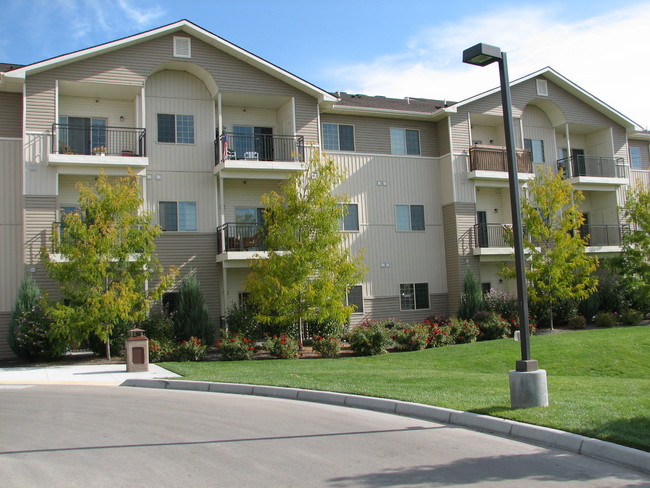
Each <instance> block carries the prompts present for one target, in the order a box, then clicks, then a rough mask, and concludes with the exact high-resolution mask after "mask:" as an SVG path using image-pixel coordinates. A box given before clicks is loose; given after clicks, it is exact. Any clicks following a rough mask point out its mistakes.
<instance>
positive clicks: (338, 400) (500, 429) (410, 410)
mask: <svg viewBox="0 0 650 488" xmlns="http://www.w3.org/2000/svg"><path fill="white" fill-rule="evenodd" d="M120 386H131V387H138V388H160V389H167V390H190V391H205V392H210V393H231V394H236V395H254V396H263V397H272V398H282V399H286V400H301V401H305V402H316V403H324V404H327V405H337V406H341V407H350V408H360V409H364V410H373V411H376V412H383V413H392V414H396V415H401V416H404V417H413V418H417V419H421V420H427V421H432V422H440V423H443V424H450V425H457V426H459V427H465V428H469V429H474V430H479V431H482V432H487V433H491V434H497V435H501V436H504V437H511V438H513V439H517V440H522V441H526V442H531V443H535V444H543V445H546V446H549V447H555V448H558V449H563V450H565V451H570V452H574V453H576V454H582V455H584V456H589V457H592V458H595V459H600V460H602V461H608V462H611V463H615V464H620V465H622V466H625V467H627V468H632V469H636V470H638V471H641V472H642V473H647V474H650V453H648V452H645V451H641V450H639V449H633V448H631V447H625V446H621V445H618V444H614V443H612V442H606V441H601V440H599V439H592V438H590V437H585V436H582V435H578V434H572V433H570V432H564V431H561V430H557V429H551V428H548V427H541V426H538V425H531V424H524V423H522V422H516V421H514V420H507V419H500V418H497V417H490V416H487V415H480V414H476V413H472V412H463V411H460V410H452V409H450V408H442V407H434V406H431V405H423V404H421V403H410V402H402V401H399V400H390V399H386V398H376V397H367V396H361V395H351V394H347V393H333V392H328V391H318V390H302V389H299V388H282V387H276V386H261V385H246V384H239V383H211V382H206V381H187V380H157V379H152V380H149V379H136V378H134V379H128V380H126V381H124V382H123V383H122V384H121V385H120Z"/></svg>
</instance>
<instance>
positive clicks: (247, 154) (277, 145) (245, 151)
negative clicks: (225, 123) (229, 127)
mask: <svg viewBox="0 0 650 488" xmlns="http://www.w3.org/2000/svg"><path fill="white" fill-rule="evenodd" d="M221 143H222V150H221V154H219V139H218V138H217V139H215V141H214V150H215V164H218V163H219V162H223V161H227V160H247V161H294V162H304V161H305V138H304V137H303V136H283V135H272V134H239V133H234V132H226V133H224V135H222V137H221Z"/></svg>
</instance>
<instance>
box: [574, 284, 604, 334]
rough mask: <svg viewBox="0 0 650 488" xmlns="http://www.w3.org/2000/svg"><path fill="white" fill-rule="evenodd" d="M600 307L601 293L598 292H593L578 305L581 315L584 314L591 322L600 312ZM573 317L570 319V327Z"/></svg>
mask: <svg viewBox="0 0 650 488" xmlns="http://www.w3.org/2000/svg"><path fill="white" fill-rule="evenodd" d="M599 308H600V294H599V293H598V292H596V293H593V294H591V295H590V296H589V298H587V299H586V300H583V301H581V302H580V304H579V305H578V310H579V312H580V315H582V316H583V317H584V318H585V319H586V321H587V322H591V321H592V320H593V319H594V317H595V315H596V314H597V313H598V309H599ZM572 318H573V317H572ZM572 318H571V319H572ZM571 319H569V327H571Z"/></svg>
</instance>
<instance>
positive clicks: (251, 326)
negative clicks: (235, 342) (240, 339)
mask: <svg viewBox="0 0 650 488" xmlns="http://www.w3.org/2000/svg"><path fill="white" fill-rule="evenodd" d="M256 313H257V311H256V309H255V307H253V306H252V305H237V304H235V305H233V306H231V307H230V308H229V309H228V312H227V313H226V325H227V326H228V331H229V332H231V333H232V334H238V335H242V336H244V337H247V338H249V339H252V340H259V339H261V338H262V337H263V336H264V328H263V325H262V324H261V323H260V322H259V321H258V320H257V319H256V318H255V315H256Z"/></svg>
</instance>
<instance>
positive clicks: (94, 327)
mask: <svg viewBox="0 0 650 488" xmlns="http://www.w3.org/2000/svg"><path fill="white" fill-rule="evenodd" d="M78 189H79V212H78V213H72V214H67V215H66V216H65V217H64V218H63V222H62V229H61V231H60V232H59V231H58V230H55V231H54V232H53V236H52V245H51V246H50V247H49V249H48V248H46V249H44V250H43V252H42V257H43V260H44V261H45V268H46V269H47V271H48V273H49V275H50V276H51V277H52V278H54V279H56V280H57V281H59V283H60V285H61V293H62V294H63V296H64V297H65V298H66V302H65V303H58V304H56V305H55V307H54V309H53V311H52V313H53V316H54V317H55V319H56V330H57V333H58V335H60V336H62V337H66V338H67V339H68V340H69V341H70V342H71V343H79V342H81V341H83V340H84V339H86V338H87V337H89V336H90V335H91V334H95V335H96V336H98V337H99V338H100V339H101V340H102V341H103V342H105V343H106V357H107V358H110V355H111V354H110V341H109V338H110V335H111V332H112V330H113V326H114V324H116V323H117V322H120V321H132V322H135V321H138V320H143V319H144V318H145V317H146V315H147V314H148V312H149V310H150V308H151V305H152V303H153V302H154V301H156V300H159V299H160V298H161V296H162V293H163V292H164V291H165V289H166V288H168V287H169V285H170V284H171V283H172V281H173V279H174V276H175V275H176V270H175V269H171V270H169V271H168V272H167V273H166V274H163V272H162V267H161V266H160V264H159V262H158V259H157V258H156V256H155V254H154V251H155V244H154V239H155V238H156V236H158V235H159V234H160V227H158V226H153V225H152V223H151V220H152V215H151V213H149V212H142V211H141V206H142V203H143V200H142V197H141V196H140V186H139V184H138V178H137V176H136V175H135V174H133V173H130V175H129V176H127V177H124V178H120V179H118V180H117V181H115V182H114V183H111V182H110V181H109V179H108V177H107V176H106V175H105V174H104V172H103V171H102V172H100V175H99V177H98V178H97V180H96V183H95V186H94V187H91V186H89V185H86V184H83V183H82V184H79V185H78ZM55 253H56V254H55ZM154 278H157V279H158V283H157V285H156V286H152V284H151V283H152V280H153V279H154ZM147 285H148V287H147Z"/></svg>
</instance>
